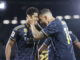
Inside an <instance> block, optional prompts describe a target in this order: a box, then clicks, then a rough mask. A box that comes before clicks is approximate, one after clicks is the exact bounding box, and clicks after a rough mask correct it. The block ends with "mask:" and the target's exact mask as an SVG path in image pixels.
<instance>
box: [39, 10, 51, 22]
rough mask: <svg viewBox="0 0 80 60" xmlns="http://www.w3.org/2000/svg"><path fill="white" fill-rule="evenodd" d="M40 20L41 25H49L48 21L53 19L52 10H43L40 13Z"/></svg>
mask: <svg viewBox="0 0 80 60" xmlns="http://www.w3.org/2000/svg"><path fill="white" fill-rule="evenodd" d="M39 18H40V22H41V23H48V21H49V20H50V19H51V18H52V13H51V11H50V9H42V10H41V11H40V13H39Z"/></svg>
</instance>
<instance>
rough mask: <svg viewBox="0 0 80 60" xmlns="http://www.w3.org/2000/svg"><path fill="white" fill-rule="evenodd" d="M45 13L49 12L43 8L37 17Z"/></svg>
mask: <svg viewBox="0 0 80 60" xmlns="http://www.w3.org/2000/svg"><path fill="white" fill-rule="evenodd" d="M47 12H51V11H50V9H48V8H44V9H42V10H41V11H40V13H39V15H43V14H45V13H47Z"/></svg>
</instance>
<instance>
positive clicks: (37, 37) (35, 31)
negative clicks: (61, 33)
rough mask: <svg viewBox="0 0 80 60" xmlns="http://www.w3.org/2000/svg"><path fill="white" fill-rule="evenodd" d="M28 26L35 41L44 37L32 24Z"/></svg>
mask: <svg viewBox="0 0 80 60" xmlns="http://www.w3.org/2000/svg"><path fill="white" fill-rule="evenodd" d="M30 26H31V30H32V33H33V37H34V38H35V40H39V39H41V38H43V37H44V34H43V33H42V32H41V31H38V30H37V29H36V27H35V25H34V24H31V25H30Z"/></svg>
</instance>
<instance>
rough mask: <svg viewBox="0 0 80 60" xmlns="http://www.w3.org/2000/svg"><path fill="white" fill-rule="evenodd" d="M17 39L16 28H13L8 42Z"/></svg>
mask: <svg viewBox="0 0 80 60" xmlns="http://www.w3.org/2000/svg"><path fill="white" fill-rule="evenodd" d="M17 39H18V31H17V30H16V28H14V29H13V30H12V33H11V35H10V38H9V40H13V41H16V40H17Z"/></svg>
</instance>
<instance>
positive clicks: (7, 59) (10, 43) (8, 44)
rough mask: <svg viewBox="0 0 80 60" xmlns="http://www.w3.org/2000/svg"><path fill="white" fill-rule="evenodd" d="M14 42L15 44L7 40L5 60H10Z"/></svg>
mask: <svg viewBox="0 0 80 60" xmlns="http://www.w3.org/2000/svg"><path fill="white" fill-rule="evenodd" d="M14 42H15V41H13V40H9V41H8V42H7V45H6V49H5V55H6V60H10V56H11V48H12V46H13V44H14Z"/></svg>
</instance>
